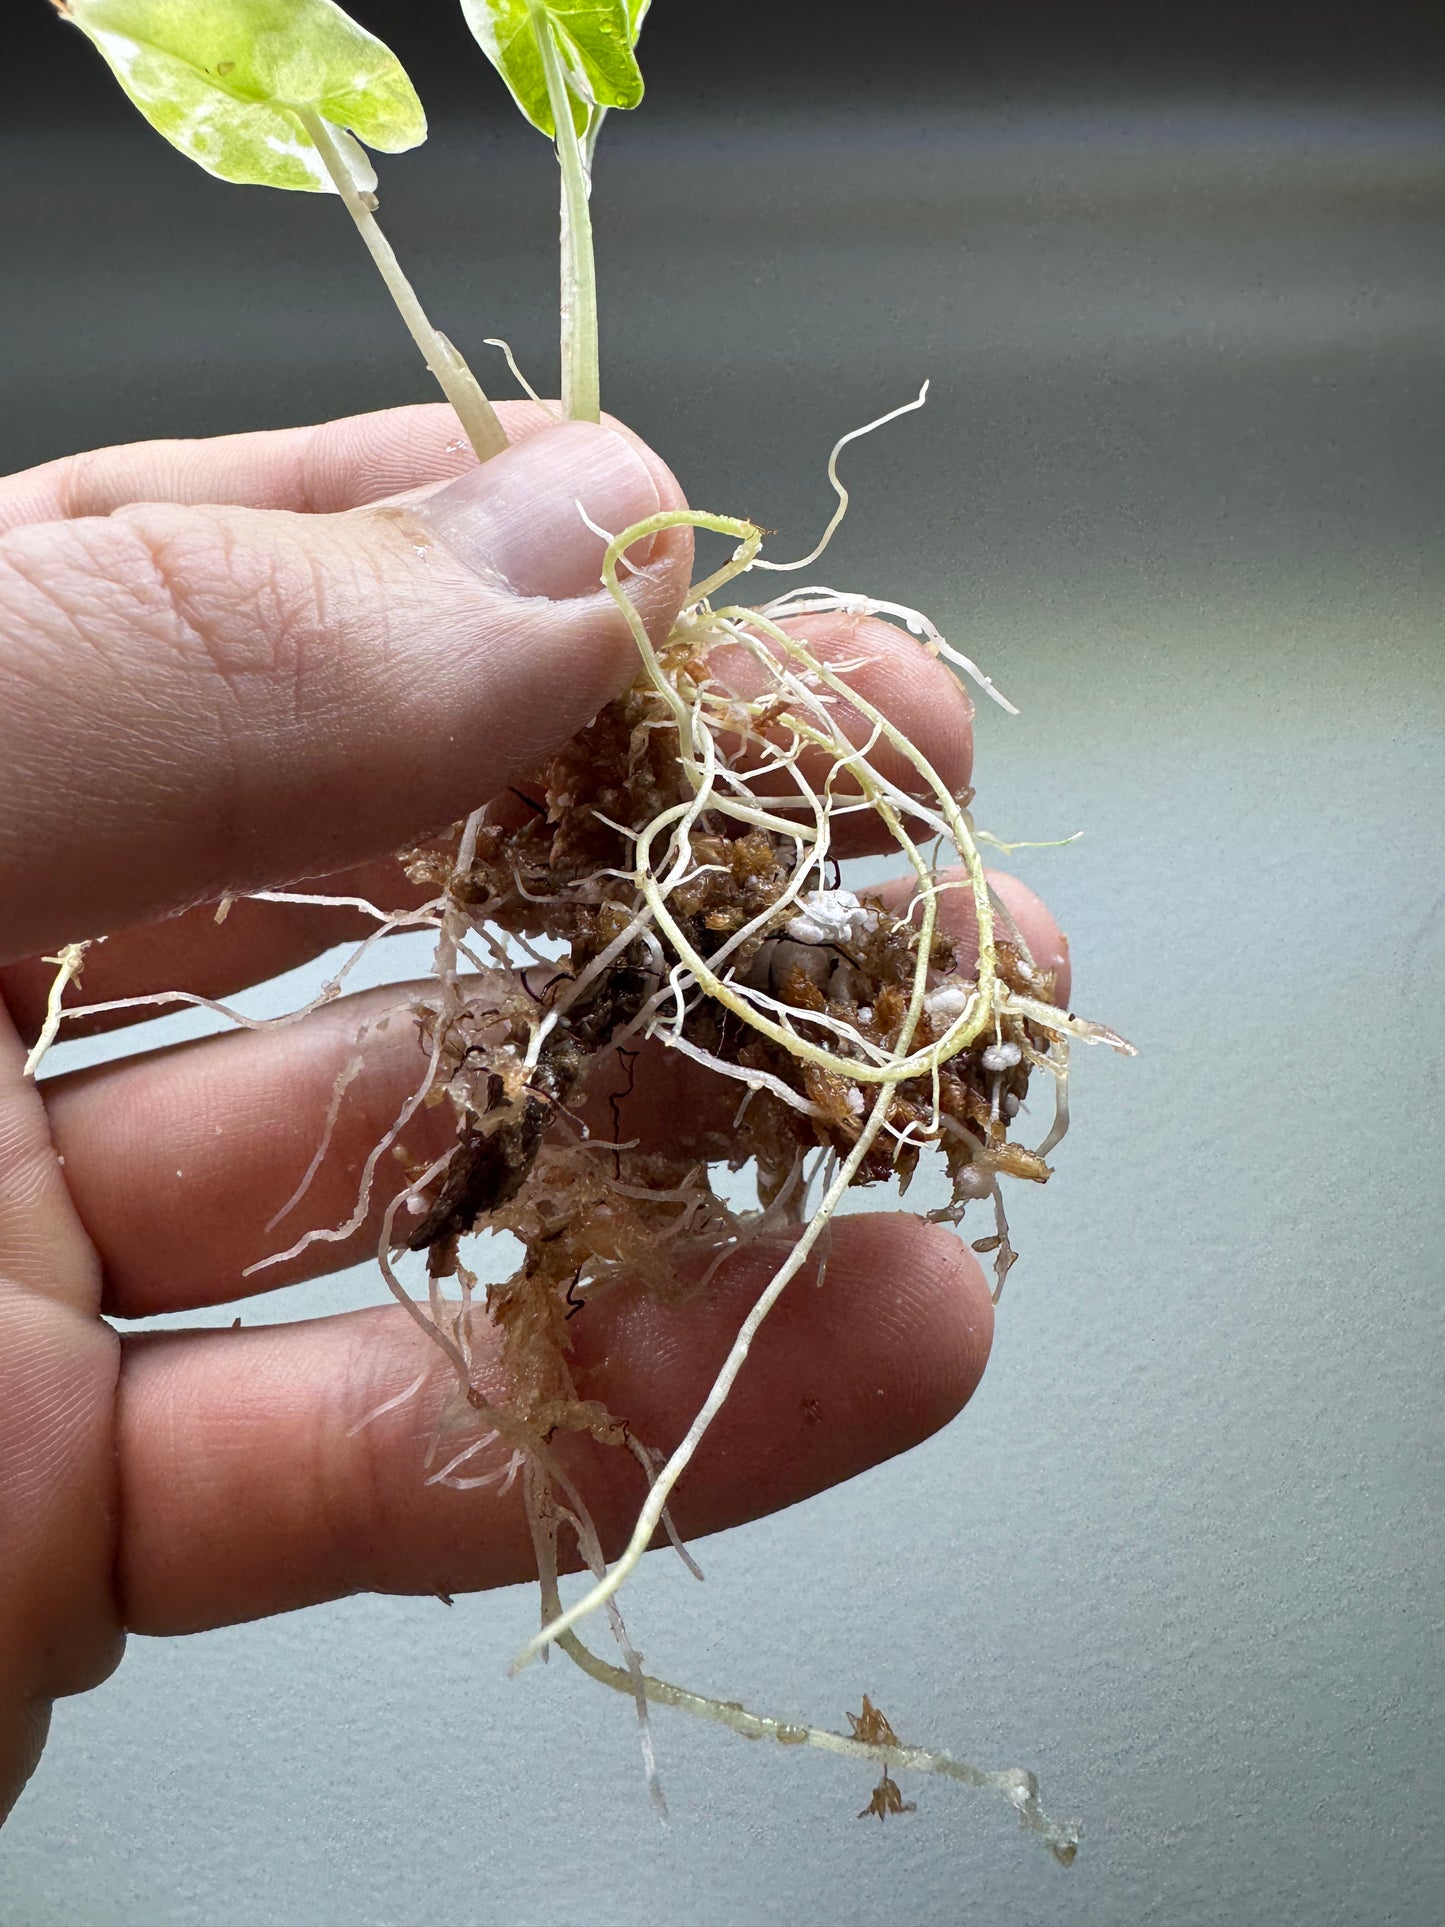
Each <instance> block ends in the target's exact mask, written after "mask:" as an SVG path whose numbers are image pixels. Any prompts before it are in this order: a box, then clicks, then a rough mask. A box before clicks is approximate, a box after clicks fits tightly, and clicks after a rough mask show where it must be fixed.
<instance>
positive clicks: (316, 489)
mask: <svg viewBox="0 0 1445 1927" xmlns="http://www.w3.org/2000/svg"><path fill="white" fill-rule="evenodd" d="M497 412H498V414H499V415H500V416H501V420H502V426H503V428H505V430H506V431H507V438H508V440H509V441H513V442H516V441H522V440H525V438H526V437H527V436H528V435H534V434H536V433H537V432H538V431H539V430H541V429H545V428H546V427H548V426H549V424H550V423H551V422H552V421H553V420H555V416H553V415H549V414H548V413H547V411H546V410H545V409H544V408H542V407H539V406H538V405H537V403H535V402H530V401H517V402H499V403H498V404H497ZM611 425H612V426H614V427H620V424H617V423H612V424H611ZM476 465H477V458H476V456H475V455H474V454H473V453H472V451H471V448H470V446H469V445H468V443H467V440H466V438H465V436H464V435H463V434H462V432H461V430H460V428H459V427H458V426H457V418H456V416H455V414H454V413H453V412H452V410H451V409H450V408H449V407H447V405H446V404H445V403H444V402H423V403H419V404H415V405H413V406H411V407H407V408H384V409H381V410H378V411H377V412H376V413H373V414H367V415H348V416H345V417H343V418H342V419H341V420H339V421H332V422H317V423H314V424H308V425H307V426H305V427H301V428H272V429H261V430H257V431H254V432H251V433H248V434H241V435H213V436H208V437H206V438H204V439H200V440H167V441H151V442H128V443H123V444H121V445H120V446H119V447H115V448H94V449H87V450H86V451H85V452H84V453H83V454H79V455H65V456H62V457H61V458H60V459H59V460H58V461H53V462H45V463H43V464H42V465H41V466H40V467H38V468H31V469H25V470H24V471H22V472H21V473H20V474H18V475H10V476H7V477H5V478H3V479H0V535H3V534H4V533H5V532H6V531H7V530H8V529H12V528H18V527H20V526H21V525H22V524H24V523H27V522H53V521H69V520H74V519H76V518H78V517H82V516H89V515H111V514H114V512H115V510H116V509H118V508H124V507H125V506H126V505H127V504H128V503H131V502H178V503H180V502H183V503H192V504H196V503H209V504H211V505H212V506H216V505H219V504H221V503H233V504H235V505H236V506H238V507H246V508H257V509H291V510H294V511H296V512H297V513H298V514H302V515H335V514H337V513H339V512H340V511H341V510H343V509H351V508H359V507H361V506H362V505H363V504H366V503H370V502H380V501H385V500H386V499H387V498H388V497H390V496H394V495H399V494H400V493H402V491H403V490H407V489H414V488H419V487H422V486H424V485H425V484H426V483H429V482H445V481H449V480H451V478H452V477H453V476H456V475H464V474H466V473H467V471H468V470H469V469H473V468H475V467H476Z"/></svg>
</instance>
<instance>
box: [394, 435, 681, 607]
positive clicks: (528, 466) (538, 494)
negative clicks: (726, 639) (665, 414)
mask: <svg viewBox="0 0 1445 1927" xmlns="http://www.w3.org/2000/svg"><path fill="white" fill-rule="evenodd" d="M579 503H580V504H581V506H582V508H583V509H585V510H586V511H587V515H588V517H589V518H590V519H591V521H593V522H595V523H596V525H597V527H598V528H599V529H606V531H607V533H608V535H609V536H612V535H618V534H620V533H621V531H622V530H623V529H625V528H628V527H629V526H630V525H631V524H632V523H633V522H641V521H644V520H645V519H646V518H647V517H648V516H649V515H655V514H656V513H657V510H658V508H659V506H660V503H661V497H660V496H659V494H658V491H657V484H656V482H654V481H653V479H652V475H651V473H650V472H649V470H648V467H647V464H646V463H645V462H644V461H643V459H642V457H641V456H640V455H639V454H638V452H637V450H636V449H635V448H633V447H632V445H631V443H630V442H627V441H624V440H623V438H622V436H620V435H616V434H614V433H613V432H612V430H611V429H610V428H601V427H599V426H598V425H597V424H596V423H595V422H562V423H560V424H559V425H558V426H557V427H556V428H546V429H543V430H541V431H540V433H538V434H536V435H529V436H528V437H527V439H526V440H525V441H522V442H515V443H513V445H512V446H511V447H510V448H508V449H504V450H503V452H502V453H501V454H500V455H494V456H493V457H492V459H491V461H489V462H485V463H483V465H482V467H480V468H478V469H475V470H473V472H472V473H471V474H469V475H463V476H462V477H461V478H460V479H459V480H458V481H455V482H448V483H447V485H446V487H445V488H442V489H438V491H437V493H436V494H435V495H432V496H428V498H427V499H426V501H425V502H421V503H418V504H417V506H416V508H415V509H414V511H413V513H414V514H415V515H416V516H417V517H418V519H419V520H421V521H422V522H424V523H425V524H426V525H427V527H428V528H429V529H431V531H432V533H433V534H434V535H436V536H437V537H438V538H439V540H441V541H442V542H445V544H446V545H447V547H448V548H449V549H450V550H451V551H452V553H453V554H454V555H458V556H460V557H461V559H462V561H463V562H465V563H467V564H468V565H469V566H470V567H471V568H473V569H475V570H476V571H477V573H478V574H479V575H482V576H485V577H486V578H487V579H488V580H489V581H491V582H493V583H494V584H495V585H496V586H498V587H499V588H503V589H505V590H507V591H508V592H509V593H510V594H512V595H517V596H546V597H547V598H549V600H552V601H562V600H564V599H566V598H567V597H569V596H583V595H591V594H593V593H594V592H595V591H596V590H597V588H598V587H599V585H600V582H601V577H602V557H603V553H604V551H605V549H606V546H607V545H606V543H605V542H604V541H603V539H602V537H601V536H599V535H596V534H594V533H593V531H592V530H591V529H590V528H588V526H587V523H586V522H584V521H583V519H582V516H581V514H580V513H579V511H578V504H579ZM651 546H652V542H651V539H649V540H647V541H643V542H639V543H637V544H636V545H635V547H634V548H632V549H631V550H629V552H628V557H627V559H628V562H629V563H630V564H631V565H632V567H634V568H642V567H644V566H645V564H646V561H647V556H648V554H649V552H650V550H651Z"/></svg>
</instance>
